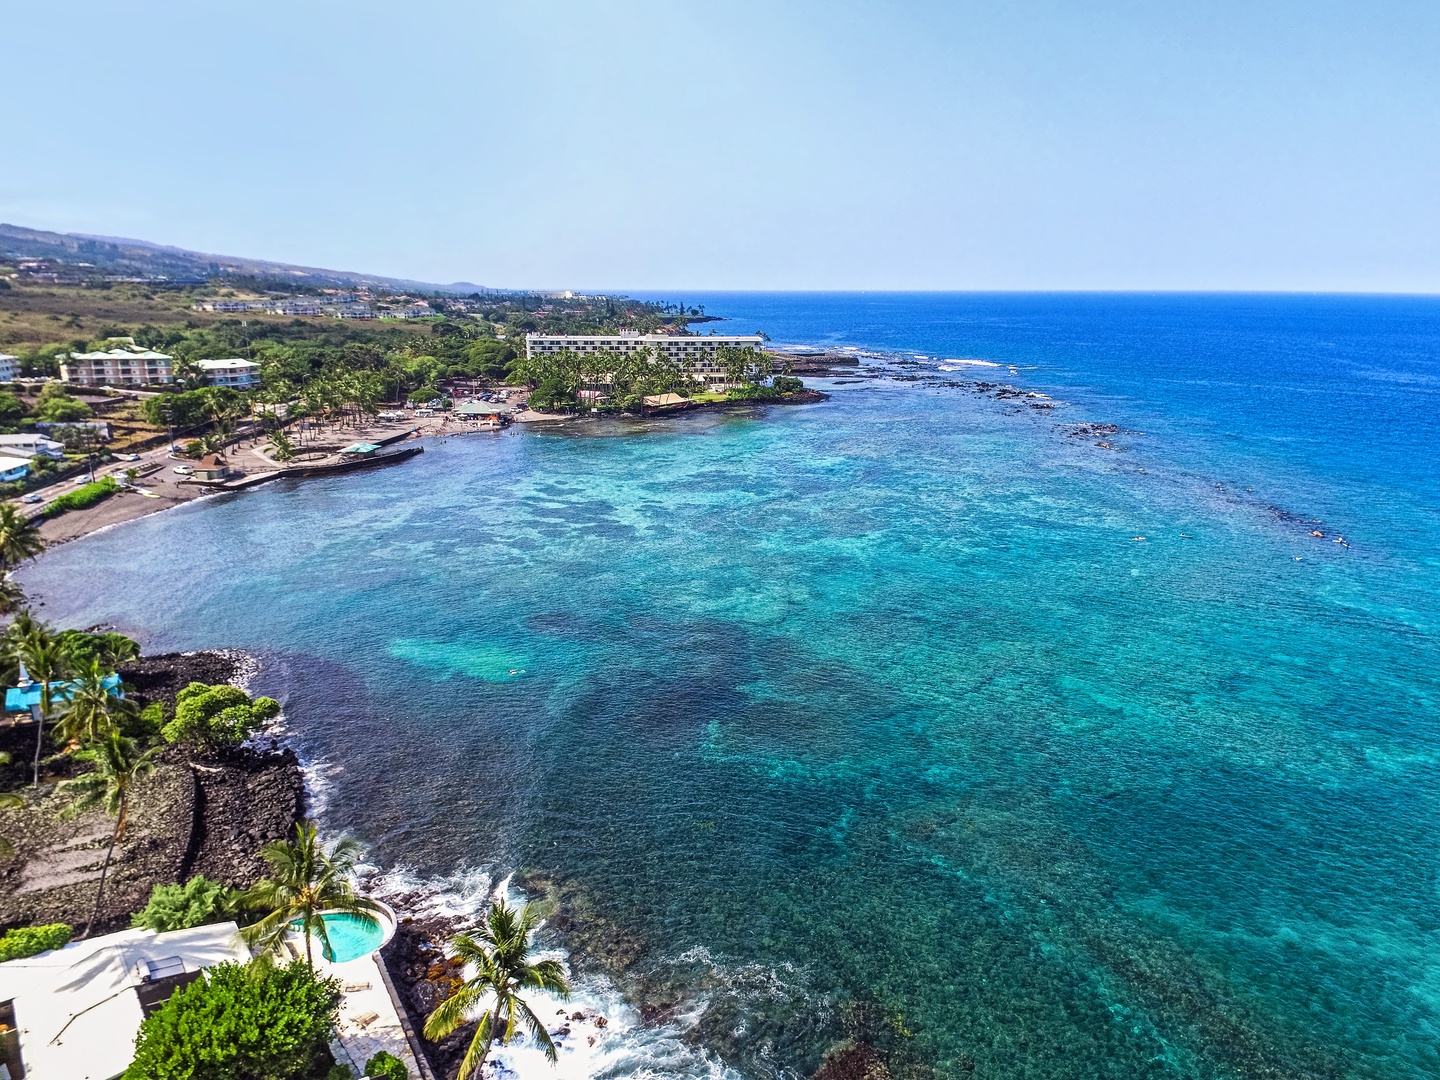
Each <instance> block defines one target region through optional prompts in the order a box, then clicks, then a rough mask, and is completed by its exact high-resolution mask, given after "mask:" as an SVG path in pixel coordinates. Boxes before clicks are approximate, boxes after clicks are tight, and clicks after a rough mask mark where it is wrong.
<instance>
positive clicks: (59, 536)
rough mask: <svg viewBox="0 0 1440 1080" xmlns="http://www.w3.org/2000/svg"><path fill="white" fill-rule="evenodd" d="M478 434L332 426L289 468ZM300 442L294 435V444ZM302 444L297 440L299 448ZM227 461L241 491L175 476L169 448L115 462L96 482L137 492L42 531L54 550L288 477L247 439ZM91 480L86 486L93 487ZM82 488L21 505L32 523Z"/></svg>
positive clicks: (314, 435) (461, 426)
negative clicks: (367, 449)
mask: <svg viewBox="0 0 1440 1080" xmlns="http://www.w3.org/2000/svg"><path fill="white" fill-rule="evenodd" d="M470 430H474V425H468V424H465V423H463V422H460V421H454V420H451V419H450V418H448V417H444V416H434V417H417V418H415V419H413V420H404V421H391V422H379V421H376V422H374V423H365V424H349V425H345V426H339V425H336V426H331V427H327V428H323V429H319V430H316V431H314V432H307V433H306V436H305V444H304V446H303V447H302V450H303V451H304V453H303V454H302V458H301V459H299V460H296V461H294V462H291V463H289V466H290V467H292V468H293V467H296V466H299V465H310V466H314V465H323V464H329V463H333V462H336V461H338V460H340V458H339V454H338V451H339V450H340V449H341V448H342V447H344V446H348V445H350V444H352V443H356V442H378V441H380V440H385V439H395V438H396V437H397V436H399V437H401V439H402V440H403V439H420V438H428V437H433V436H439V435H448V434H460V433H463V432H466V431H470ZM294 437H295V436H294V435H293V434H292V438H294ZM298 441H299V440H298V439H297V442H298ZM226 460H227V461H228V462H229V464H230V466H231V467H232V468H233V469H235V470H236V473H237V476H236V477H235V478H234V480H239V481H243V484H242V485H241V486H239V487H235V486H232V484H233V480H232V482H231V484H212V483H204V482H200V481H195V480H192V479H190V478H189V477H187V476H184V475H181V474H178V473H176V472H175V469H176V468H177V467H181V466H186V465H189V466H193V465H194V462H193V461H192V460H191V459H189V458H186V457H183V456H180V455H177V454H173V453H171V452H170V450H169V448H168V447H160V448H159V449H156V450H151V451H148V452H146V453H143V454H141V455H140V460H139V461H112V462H108V463H106V464H105V465H103V466H99V467H97V468H96V469H95V478H96V479H97V480H98V479H100V478H102V477H105V476H111V477H114V478H115V479H116V480H120V481H124V480H125V478H126V473H127V472H128V470H130V469H135V470H138V472H139V473H140V475H139V476H138V477H137V478H136V479H135V480H134V482H133V484H134V488H135V489H136V490H129V489H126V490H121V491H120V492H117V493H116V494H114V495H111V496H110V497H109V498H107V499H104V500H102V501H101V502H99V503H97V504H95V505H94V506H92V507H89V508H88V509H85V510H70V511H67V512H66V513H63V514H59V515H57V516H55V517H51V518H45V519H44V520H43V521H42V522H41V525H40V535H41V536H42V537H43V538H44V540H45V543H46V544H47V545H49V546H54V545H56V544H64V543H67V542H69V541H71V540H75V539H78V538H79V537H81V536H87V535H89V534H90V533H93V532H97V531H99V530H100V529H104V528H108V527H109V526H111V525H118V524H121V523H122V522H126V521H133V520H134V519H136V518H142V517H146V516H148V515H150V514H155V513H159V512H160V511H162V510H169V509H171V508H172V507H175V506H179V505H181V504H182V503H187V502H193V501H194V500H196V499H200V498H204V497H206V496H209V495H216V494H223V493H224V492H226V491H234V490H244V487H248V486H252V485H253V484H255V483H257V482H260V481H261V480H262V479H264V478H266V477H268V476H270V475H275V474H280V473H283V472H285V471H287V466H286V465H285V464H282V463H280V462H277V461H275V460H274V459H273V458H272V457H271V456H270V447H269V445H268V443H267V442H266V440H265V439H264V438H263V437H255V438H244V439H240V440H239V441H237V442H234V443H231V444H230V445H229V446H227V447H226ZM88 479H89V478H88V476H87V477H86V478H85V480H86V481H87V482H88ZM78 486H80V485H79V484H77V483H76V482H75V480H74V479H68V480H65V481H62V482H60V483H56V484H51V485H50V486H48V487H44V488H38V489H36V494H38V495H40V496H41V499H42V501H41V502H40V503H20V504H19V505H20V506H21V507H22V509H23V510H24V511H25V512H26V513H27V515H29V516H31V517H37V516H39V515H41V514H43V513H44V509H45V507H46V506H47V505H48V504H49V503H50V502H52V501H53V500H54V499H56V498H58V497H59V496H61V495H63V494H65V493H66V492H69V491H74V490H75V489H76V488H77V487H78Z"/></svg>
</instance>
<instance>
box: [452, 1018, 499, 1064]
mask: <svg viewBox="0 0 1440 1080" xmlns="http://www.w3.org/2000/svg"><path fill="white" fill-rule="evenodd" d="M493 1031H494V1027H493V1021H492V1019H491V1014H490V1013H489V1012H486V1013H485V1014H484V1015H482V1016H481V1017H480V1023H479V1024H478V1025H476V1027H475V1037H474V1038H472V1039H471V1040H470V1046H469V1048H468V1049H466V1051H465V1057H464V1058H463V1059H461V1061H460V1073H459V1076H458V1077H457V1078H456V1080H467V1078H468V1077H469V1076H470V1074H471V1073H475V1072H478V1071H479V1070H480V1068H481V1067H482V1066H483V1065H484V1064H485V1055H486V1054H488V1053H489V1052H490V1037H491V1034H492V1032H493Z"/></svg>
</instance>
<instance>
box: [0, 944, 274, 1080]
mask: <svg viewBox="0 0 1440 1080" xmlns="http://www.w3.org/2000/svg"><path fill="white" fill-rule="evenodd" d="M249 959H250V950H249V949H247V948H246V947H245V944H244V943H243V942H242V941H241V940H240V933H239V931H238V929H237V928H236V926H235V924H234V923H233V922H227V923H217V924H215V925H213V926H197V927H194V928H193V929H190V930H176V931H174V932H173V933H169V934H157V933H155V931H153V930H122V931H121V932H120V933H118V934H107V935H105V936H104V937H97V938H91V939H90V940H88V941H76V942H71V943H70V944H69V945H66V946H65V947H64V948H63V949H54V950H51V951H50V952H44V953H41V954H40V955H39V956H32V957H29V958H28V959H25V960H11V961H9V962H8V963H4V964H0V1025H4V1026H8V1027H10V1028H12V1029H14V1030H17V1031H19V1033H20V1039H19V1042H20V1058H21V1061H22V1063H23V1064H24V1068H25V1075H26V1077H27V1078H34V1080H111V1078H112V1077H117V1076H119V1075H120V1074H121V1073H122V1072H124V1071H125V1069H126V1067H127V1066H129V1064H130V1061H131V1059H132V1058H133V1057H134V1054H135V1033H136V1032H137V1031H139V1029H140V1021H141V1020H143V1019H144V1018H145V1017H146V1016H148V1015H149V1014H150V1013H152V1012H154V1011H155V1009H157V1008H159V1007H160V1005H162V1004H164V1003H165V1001H166V1000H168V999H169V997H170V995H171V994H172V993H174V991H175V990H176V989H177V988H179V987H181V986H185V985H188V984H189V983H191V982H194V981H195V980H196V979H197V978H199V977H200V972H201V971H202V970H204V969H205V968H208V967H213V966H214V965H216V964H219V963H221V962H223V961H235V962H237V963H245V962H247V961H248V960H249Z"/></svg>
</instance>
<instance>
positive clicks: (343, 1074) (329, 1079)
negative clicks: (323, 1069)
mask: <svg viewBox="0 0 1440 1080" xmlns="http://www.w3.org/2000/svg"><path fill="white" fill-rule="evenodd" d="M325 1080H355V1074H354V1073H353V1072H351V1071H350V1066H349V1065H341V1064H340V1063H339V1062H336V1063H335V1064H334V1065H331V1066H330V1071H329V1072H327V1073H326V1074H325Z"/></svg>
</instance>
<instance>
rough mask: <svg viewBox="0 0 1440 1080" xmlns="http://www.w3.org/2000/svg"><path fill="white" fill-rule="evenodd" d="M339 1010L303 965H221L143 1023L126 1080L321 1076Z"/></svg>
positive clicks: (330, 984)
mask: <svg viewBox="0 0 1440 1080" xmlns="http://www.w3.org/2000/svg"><path fill="white" fill-rule="evenodd" d="M339 1004H340V988H339V986H338V985H336V983H335V982H334V981H333V980H330V979H320V978H316V976H315V975H314V973H313V972H312V971H311V970H310V969H309V968H308V967H306V966H305V964H304V963H302V962H301V961H298V960H297V961H295V962H294V963H291V964H289V965H286V966H285V967H276V966H273V965H270V964H265V963H253V964H248V965H241V964H217V965H216V966H215V967H213V968H211V969H210V970H209V971H208V972H207V973H206V977H205V978H202V979H198V980H196V981H195V982H193V983H191V984H190V985H189V986H186V987H184V988H182V989H180V990H177V991H176V992H175V993H174V994H172V995H171V996H170V1000H168V1001H167V1002H165V1004H164V1005H162V1006H161V1007H160V1008H159V1009H157V1010H156V1011H155V1012H154V1013H152V1014H151V1015H150V1016H148V1017H146V1019H145V1021H144V1022H143V1023H142V1024H141V1025H140V1032H139V1034H138V1035H137V1036H136V1041H135V1060H134V1061H132V1062H131V1064H130V1067H129V1068H128V1069H126V1070H125V1080H302V1078H305V1077H309V1076H312V1075H314V1074H315V1073H316V1072H318V1071H319V1067H320V1065H321V1063H322V1062H323V1061H324V1060H325V1052H326V1049H327V1044H328V1042H329V1039H330V1034H331V1032H332V1031H334V1028H335V1019H336V1016H337V1013H338V1009H339Z"/></svg>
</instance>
